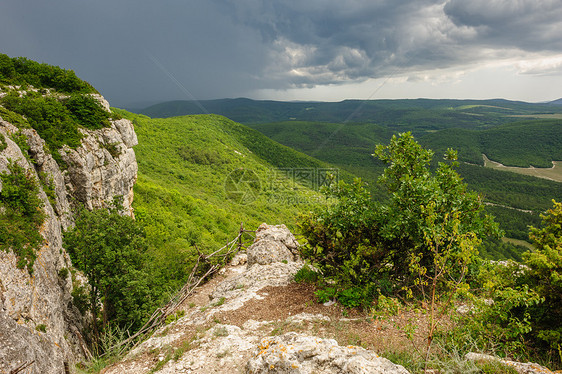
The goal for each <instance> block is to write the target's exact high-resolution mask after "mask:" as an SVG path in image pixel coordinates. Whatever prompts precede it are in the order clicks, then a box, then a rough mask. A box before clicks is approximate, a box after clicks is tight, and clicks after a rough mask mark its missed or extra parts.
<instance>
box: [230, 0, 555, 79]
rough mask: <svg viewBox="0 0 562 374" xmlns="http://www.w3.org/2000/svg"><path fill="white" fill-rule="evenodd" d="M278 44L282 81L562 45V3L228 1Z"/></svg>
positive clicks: (276, 61)
mask: <svg viewBox="0 0 562 374" xmlns="http://www.w3.org/2000/svg"><path fill="white" fill-rule="evenodd" d="M222 3H223V4H225V7H228V8H229V9H230V10H231V12H232V14H233V17H234V18H235V19H236V20H237V21H238V22H241V23H243V24H245V25H248V26H249V27H253V28H256V29H258V30H259V31H260V34H261V35H262V37H263V38H264V41H266V42H267V43H270V44H271V45H272V47H271V56H272V59H271V61H270V65H269V72H270V74H271V76H272V77H277V78H278V80H279V84H281V82H285V83H287V84H294V85H309V86H311V85H315V84H326V83H338V82H347V81H349V80H361V79H367V78H373V77H382V76H388V75H389V74H394V73H395V72H407V71H412V70H415V69H435V68H442V67H450V66H455V65H466V64H469V63H471V62H478V61H481V60H485V59H494V58H502V57H503V58H505V57H507V56H513V54H514V53H516V51H520V52H525V51H538V52H541V51H561V50H562V44H561V43H562V41H561V39H560V37H559V35H560V34H561V32H562V24H561V22H562V5H561V4H562V3H561V1H552V0H546V1H539V2H537V1H536V0H509V1H507V0H470V1H467V0H450V1H432V0H422V1H419V0H418V1H396V0H379V1H373V0H363V1H362V0H356V1H331V0H330V1H326V0H307V1H300V0H286V1H282V2H281V1H279V2H270V1H269V2H268V1H259V0H222Z"/></svg>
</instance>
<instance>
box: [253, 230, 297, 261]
mask: <svg viewBox="0 0 562 374" xmlns="http://www.w3.org/2000/svg"><path fill="white" fill-rule="evenodd" d="M298 246H299V243H298V242H297V241H296V239H295V237H294V236H293V234H292V233H291V232H290V231H289V229H288V228H287V226H285V225H277V226H270V225H267V224H265V223H262V224H261V225H260V227H258V229H257V230H256V239H255V240H254V244H252V245H251V246H250V247H249V248H248V250H247V255H248V267H250V266H252V265H254V264H260V265H267V264H272V263H276V262H294V261H296V260H298V253H297V249H298Z"/></svg>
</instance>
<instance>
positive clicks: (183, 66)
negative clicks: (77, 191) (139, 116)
mask: <svg viewBox="0 0 562 374" xmlns="http://www.w3.org/2000/svg"><path fill="white" fill-rule="evenodd" d="M561 34H562V1H561V0H556V1H555V0H542V1H536V0H517V1H516V0H470V1H466V0H347V1H344V0H306V1H302V0H268V1H266V0H190V1H185V0H164V1H161V2H153V1H146V0H140V1H139V0H137V1H133V0H120V1H110V0H97V1H94V2H92V1H82V0H51V1H48V2H47V1H42V0H3V1H2V4H0V51H1V52H3V53H7V54H9V55H12V56H26V57H29V58H32V59H35V60H39V61H44V62H48V63H51V64H56V65H60V66H63V67H66V68H72V69H74V70H75V71H76V72H77V73H78V75H79V76H81V77H82V78H84V79H86V80H88V81H90V82H91V83H92V84H94V85H95V86H96V87H97V88H98V89H99V90H100V91H101V92H102V94H104V95H105V96H107V97H108V98H109V99H110V100H111V101H112V103H114V104H115V105H126V104H129V103H131V102H134V101H143V100H159V99H160V100H168V99H175V98H187V97H186V92H187V91H189V92H191V93H193V96H195V97H197V98H217V97H233V96H244V95H248V94H251V93H252V92H254V91H255V90H259V89H287V88H291V87H313V86H316V85H326V84H336V85H337V84H344V83H349V82H361V81H364V80H366V79H369V78H377V77H387V76H390V75H406V76H408V75H412V76H411V77H410V81H415V77H413V75H415V72H416V71H419V70H431V69H439V68H454V67H455V66H468V65H471V64H473V65H476V64H479V63H481V62H482V61H491V60H495V59H506V58H516V57H518V56H526V55H527V54H528V53H533V54H534V56H535V57H536V56H540V55H541V54H542V53H544V54H550V55H553V54H557V53H562V40H561V39H560V37H559V36H560V35H561ZM521 70H522V72H524V73H526V74H535V73H537V74H538V72H548V74H557V72H559V71H560V63H559V61H558V60H554V61H553V62H550V63H546V64H538V65H536V64H535V65H532V66H527V65H525V66H521Z"/></svg>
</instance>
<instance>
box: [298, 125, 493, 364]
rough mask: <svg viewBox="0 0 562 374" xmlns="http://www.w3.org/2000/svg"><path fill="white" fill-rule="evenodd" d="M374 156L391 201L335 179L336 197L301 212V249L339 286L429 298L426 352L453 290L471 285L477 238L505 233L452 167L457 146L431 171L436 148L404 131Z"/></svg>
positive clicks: (331, 193)
mask: <svg viewBox="0 0 562 374" xmlns="http://www.w3.org/2000/svg"><path fill="white" fill-rule="evenodd" d="M374 156H376V157H378V158H379V159H380V160H382V161H384V162H385V163H387V165H388V167H387V168H386V169H385V171H384V172H383V174H382V176H381V177H380V179H379V182H380V183H382V184H383V185H384V186H385V187H386V188H387V190H388V192H389V194H390V199H389V201H388V202H387V203H386V204H382V205H376V204H375V203H373V202H371V199H370V197H369V195H368V193H367V192H366V190H365V189H364V187H363V186H362V184H361V183H360V182H359V181H356V182H355V183H354V184H353V185H347V184H346V183H343V182H341V183H340V184H339V185H337V186H332V187H331V189H330V190H329V191H328V194H329V196H330V197H332V198H336V201H335V202H334V203H332V204H328V205H327V207H326V208H324V209H322V210H321V211H320V212H316V213H310V214H308V215H306V216H304V217H303V219H302V220H301V223H300V227H301V229H302V231H303V234H304V236H305V237H306V238H307V239H308V246H307V247H304V249H303V250H302V253H303V256H304V257H305V258H309V259H311V260H312V262H313V264H314V265H315V266H317V267H318V268H319V269H320V270H321V271H322V272H323V273H324V275H325V276H328V277H332V279H335V280H336V284H337V285H338V286H339V287H342V288H346V287H349V286H350V285H352V286H354V287H360V288H362V289H363V291H364V292H363V293H362V294H363V295H364V296H369V297H371V296H373V292H372V291H373V290H376V291H378V292H379V293H383V294H384V293H389V291H390V292H393V293H395V294H398V295H402V296H403V297H409V298H412V297H414V298H417V299H420V300H421V301H423V302H425V303H426V304H427V305H428V308H429V313H430V318H429V322H428V333H427V346H426V350H425V354H426V358H427V356H428V355H429V353H430V350H431V344H432V341H433V336H434V333H435V330H436V328H437V326H438V322H439V320H440V318H441V317H442V316H443V314H444V313H445V311H446V310H447V308H448V307H449V306H450V305H451V301H452V300H453V296H454V295H455V294H456V291H458V290H459V289H460V288H465V287H467V286H466V284H465V275H466V273H467V269H468V266H469V264H470V263H471V262H472V261H473V260H474V258H475V257H476V256H477V254H478V250H477V246H478V244H479V243H480V238H482V237H484V236H487V235H490V234H493V235H496V236H500V234H501V233H500V230H499V228H498V225H497V224H496V223H494V222H493V219H492V218H491V217H489V216H487V215H485V214H484V212H483V209H484V206H483V203H482V200H481V198H480V197H479V196H478V195H477V194H476V193H475V192H471V191H469V190H468V188H467V186H466V184H465V183H464V182H463V181H462V178H461V177H460V175H459V174H458V173H457V172H456V171H455V170H454V168H455V167H456V166H457V165H458V163H457V161H456V158H457V154H456V152H455V151H453V150H450V149H449V150H448V151H447V153H446V155H445V162H440V163H439V164H438V166H437V169H436V170H435V171H432V170H431V169H430V163H431V159H432V157H433V152H432V151H430V150H426V149H423V148H422V147H421V146H420V145H419V144H418V143H417V142H416V141H415V140H414V138H413V136H412V135H411V134H410V133H404V134H400V135H399V136H393V137H392V139H391V140H390V143H389V145H379V146H377V148H376V150H375V154H374ZM438 306H439V307H438Z"/></svg>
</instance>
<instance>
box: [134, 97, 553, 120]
mask: <svg viewBox="0 0 562 374" xmlns="http://www.w3.org/2000/svg"><path fill="white" fill-rule="evenodd" d="M553 112H554V113H562V108H554V107H553V105H551V103H543V104H536V103H526V102H521V101H509V100H504V99H491V100H449V99H442V100H434V99H401V100H344V101H340V102H317V101H299V102H284V101H272V100H252V99H247V98H237V99H217V100H201V101H185V100H184V101H182V100H178V101H167V102H163V103H160V104H156V105H152V106H149V107H147V108H145V109H142V110H139V111H138V113H140V114H145V115H147V116H149V117H152V118H167V117H175V116H182V115H188V114H209V113H212V114H220V115H223V116H225V117H228V118H230V119H232V120H233V121H236V122H240V123H244V124H255V123H267V122H280V121H314V122H332V123H342V122H376V123H380V124H391V123H396V122H401V123H406V124H408V123H412V122H416V123H418V124H419V123H420V121H421V122H426V123H427V124H428V125H430V124H439V123H443V122H452V121H453V122H455V123H457V124H471V123H473V122H474V120H475V118H474V116H475V115H476V116H478V115H482V114H486V115H488V117H490V118H492V117H493V119H494V120H496V121H497V122H498V123H496V124H499V123H505V122H508V120H507V119H505V118H504V117H506V115H533V114H552V113H553ZM490 118H488V119H490ZM445 127H448V126H445ZM457 127H458V126H457Z"/></svg>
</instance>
